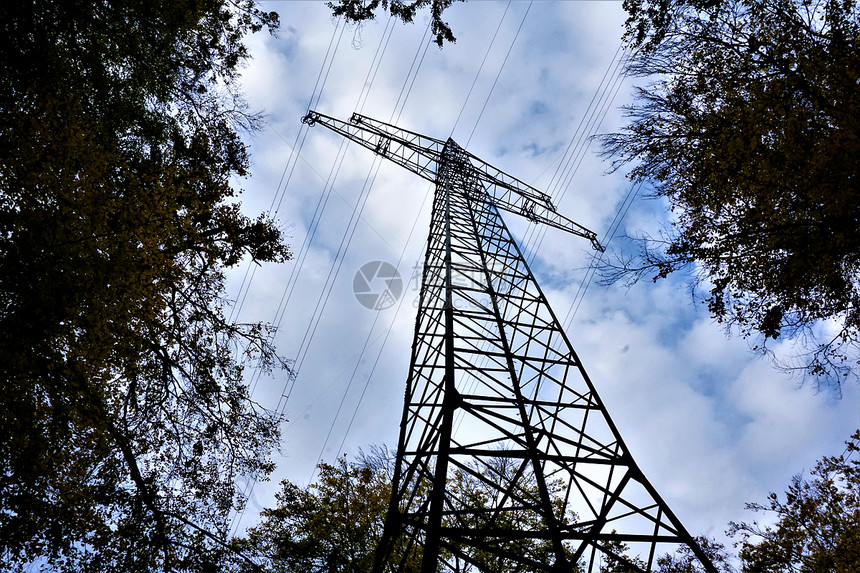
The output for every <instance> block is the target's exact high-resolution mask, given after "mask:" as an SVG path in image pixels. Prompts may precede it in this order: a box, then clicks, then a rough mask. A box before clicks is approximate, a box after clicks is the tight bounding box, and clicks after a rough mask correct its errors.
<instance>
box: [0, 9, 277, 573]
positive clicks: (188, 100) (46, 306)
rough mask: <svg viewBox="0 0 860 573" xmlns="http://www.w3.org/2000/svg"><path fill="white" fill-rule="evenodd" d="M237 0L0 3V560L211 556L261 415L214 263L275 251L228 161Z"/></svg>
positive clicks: (252, 468)
mask: <svg viewBox="0 0 860 573" xmlns="http://www.w3.org/2000/svg"><path fill="white" fill-rule="evenodd" d="M276 23H277V22H276V20H275V18H274V17H273V16H272V15H268V14H264V13H262V12H260V11H259V10H257V8H255V7H254V4H253V2H252V1H251V0H243V1H241V2H235V3H232V2H231V3H228V2H225V1H221V0H204V1H196V0H189V1H178V2H131V1H126V2H122V1H119V2H115V3H106V2H96V3H92V2H85V1H64V2H35V1H27V0H24V1H21V2H6V3H3V4H2V7H0V35H2V37H3V42H2V43H0V75H2V77H3V78H4V80H3V82H0V379H2V384H3V392H2V395H0V427H2V428H3V432H2V433H0V555H2V557H0V563H2V564H0V569H4V570H6V569H8V570H15V569H21V568H24V567H26V566H27V564H28V563H30V562H33V561H36V562H38V563H40V564H41V565H44V566H46V567H49V568H51V569H56V570H69V571H102V570H129V571H145V570H152V569H163V570H194V571H206V570H210V569H211V568H212V567H214V565H215V564H216V563H218V562H219V561H221V560H222V559H223V558H224V557H225V554H226V553H228V550H227V548H226V545H225V540H226V535H227V523H226V520H227V518H228V515H229V513H230V512H231V510H235V509H237V508H238V507H240V506H241V504H242V503H243V500H242V498H241V496H240V495H239V492H238V491H237V489H236V487H235V484H234V480H235V478H236V477H237V476H240V475H244V476H264V475H265V474H266V473H267V472H269V471H270V470H271V469H272V463H271V461H270V460H269V452H270V450H271V448H272V447H273V446H274V445H275V444H276V443H277V438H278V421H277V419H275V418H273V417H272V416H271V415H270V414H268V413H266V412H264V411H262V410H261V409H260V408H258V407H257V406H256V405H254V404H253V403H252V402H251V401H250V400H249V396H248V391H247V388H246V386H245V384H244V383H243V380H242V363H243V361H244V359H245V358H246V357H248V358H254V359H260V360H261V361H262V364H263V365H264V367H272V366H274V365H277V364H280V360H279V359H278V358H277V357H276V356H275V354H274V351H273V349H272V348H271V347H270V346H269V344H268V343H267V339H268V338H267V335H268V333H267V331H266V328H265V327H263V326H262V325H254V324H249V325H241V324H234V323H231V322H230V321H228V320H227V319H226V318H225V316H224V313H223V307H224V305H225V300H224V299H223V292H224V269H225V268H226V267H228V266H230V265H235V264H236V263H238V262H239V261H240V260H241V259H242V258H243V257H245V256H250V257H251V258H252V259H254V260H257V261H283V260H285V259H286V258H287V257H288V255H289V253H288V252H287V250H286V248H285V246H284V245H283V244H282V243H281V239H280V233H279V231H278V230H277V228H276V227H275V226H274V225H273V223H272V222H271V221H269V220H267V219H265V218H262V217H261V218H259V219H256V220H254V219H249V218H247V217H245V216H244V215H242V214H241V213H240V211H239V206H238V204H237V203H236V202H235V200H234V199H233V198H234V196H235V194H236V189H235V188H234V186H233V184H232V183H231V181H232V180H233V178H235V177H236V176H242V175H245V173H246V170H247V166H248V158H247V155H246V148H245V145H244V143H243V142H242V139H241V137H240V134H239V130H241V129H244V128H248V127H253V124H254V122H255V121H256V118H255V117H254V116H251V115H248V114H247V113H246V112H245V110H244V108H243V104H242V102H241V98H240V97H239V94H238V92H237V88H236V84H235V81H236V79H237V69H238V66H239V64H240V63H241V62H242V60H243V59H244V58H245V57H246V55H247V54H246V50H245V47H244V46H243V45H242V43H241V40H242V37H243V36H244V35H246V34H247V33H248V32H252V31H256V30H259V29H261V27H263V26H274V25H276Z"/></svg>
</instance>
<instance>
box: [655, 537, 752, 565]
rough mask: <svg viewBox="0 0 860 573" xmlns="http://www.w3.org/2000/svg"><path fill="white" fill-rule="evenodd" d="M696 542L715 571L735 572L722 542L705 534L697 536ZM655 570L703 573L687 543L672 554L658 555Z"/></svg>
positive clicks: (699, 562)
mask: <svg viewBox="0 0 860 573" xmlns="http://www.w3.org/2000/svg"><path fill="white" fill-rule="evenodd" d="M696 543H698V544H699V547H701V548H702V551H703V552H704V553H705V555H707V557H708V559H710V561H711V563H713V565H714V567H716V568H717V571H721V572H722V573H736V572H737V570H736V569H735V568H734V567H732V563H731V556H730V554H729V553H728V551H727V550H726V548H725V546H724V545H723V544H722V543H719V542H717V541H715V540H713V539H709V538H707V537H705V536H699V537H697V538H696ZM656 571H657V573H705V568H704V567H703V566H702V563H701V561H699V558H698V557H696V556H695V555H694V554H693V551H692V549H690V547H689V546H688V545H683V546H681V547H679V548H678V551H677V552H676V553H675V554H674V555H673V554H671V553H666V554H664V555H662V556H660V557H658V558H657V569H656Z"/></svg>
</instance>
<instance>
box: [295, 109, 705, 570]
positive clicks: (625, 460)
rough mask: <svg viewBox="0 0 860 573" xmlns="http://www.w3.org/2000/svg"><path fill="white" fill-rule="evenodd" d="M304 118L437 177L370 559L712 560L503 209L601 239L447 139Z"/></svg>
mask: <svg viewBox="0 0 860 573" xmlns="http://www.w3.org/2000/svg"><path fill="white" fill-rule="evenodd" d="M303 121H304V122H305V123H308V124H310V125H313V124H315V123H320V124H322V125H325V126H326V127H328V128H329V129H332V130H334V131H336V132H338V133H340V134H341V135H343V136H345V137H347V138H349V139H350V140H352V141H355V142H358V143H360V144H361V145H363V146H365V147H367V148H369V149H371V150H373V151H375V152H376V153H378V154H380V155H382V156H383V157H385V158H388V159H391V160H393V161H395V162H396V163H398V164H400V165H402V166H404V167H406V168H408V169H410V170H411V171H413V172H415V173H417V174H418V175H421V176H422V177H424V178H425V179H428V180H430V181H433V182H434V183H435V184H436V194H435V199H434V205H433V213H432V219H431V225H430V235H429V241H428V246H427V253H426V258H425V263H424V276H423V281H422V285H421V293H420V303H419V309H418V316H417V319H416V326H415V339H414V342H413V347H412V358H411V364H410V368H409V377H408V381H407V388H406V399H405V404H404V409H403V418H402V422H401V426H400V437H399V441H398V447H397V459H396V464H395V470H394V479H393V483H392V498H391V505H390V508H389V512H388V517H387V520H386V525H385V532H384V534H383V539H382V541H381V544H380V546H379V549H378V550H377V555H376V563H375V570H376V571H378V572H382V571H419V570H420V571H421V572H422V573H431V572H434V573H435V572H436V571H439V570H442V571H467V570H474V569H478V570H481V571H498V572H501V571H557V572H560V571H566V572H574V571H587V572H596V571H599V570H602V569H605V568H607V567H610V568H611V567H615V569H613V570H634V571H635V570H638V571H650V570H651V569H652V567H653V566H654V564H655V559H656V557H657V556H659V555H660V554H661V553H665V552H668V551H672V550H674V549H676V548H678V547H680V546H686V547H688V548H689V550H690V551H691V553H692V554H693V555H694V556H695V557H696V558H697V559H698V560H699V561H700V563H701V564H702V566H703V567H704V568H705V569H706V570H708V571H712V572H713V571H715V569H714V567H713V565H712V564H711V563H710V562H709V560H708V558H707V557H706V556H705V554H704V553H703V552H702V550H701V548H700V547H699V546H698V544H697V543H696V542H695V540H694V539H693V538H692V537H691V536H690V534H689V533H688V532H687V531H686V530H685V529H684V527H683V525H682V524H681V522H680V521H679V520H678V519H677V517H676V516H675V515H674V514H673V513H672V511H671V510H670V509H669V507H668V506H667V505H666V503H665V502H664V501H663V500H662V499H661V498H660V496H659V494H658V493H657V491H656V490H655V489H654V487H653V486H652V485H651V484H650V483H649V482H648V480H646V479H645V476H644V475H643V474H642V472H641V470H640V469H639V467H638V466H637V465H636V463H635V462H634V460H633V458H632V456H631V455H630V452H629V450H628V449H627V447H626V446H625V444H624V441H623V440H622V439H621V436H620V434H619V433H618V430H617V428H616V427H615V425H614V423H613V422H612V420H611V418H610V417H609V413H608V412H607V411H606V408H605V407H604V405H603V403H602V402H601V400H600V398H599V397H598V395H597V392H596V391H595V389H594V386H593V384H592V383H591V381H590V379H589V378H588V375H587V374H586V372H585V370H584V368H583V367H582V364H581V362H580V360H579V358H578V357H577V356H576V353H575V352H574V350H573V347H572V346H571V344H570V341H569V340H568V338H567V336H566V335H565V333H564V332H563V331H562V328H561V325H560V323H559V321H558V319H557V318H556V316H555V315H554V314H553V312H552V310H551V309H550V307H549V304H548V303H547V300H546V297H545V296H544V294H543V292H542V291H541V289H540V287H539V286H538V284H537V282H536V280H535V278H534V276H533V275H532V273H531V271H530V270H529V267H528V265H527V264H526V261H525V259H524V257H523V255H522V253H521V252H520V250H519V247H518V246H517V244H516V242H515V241H514V239H513V237H512V236H511V233H510V232H509V230H508V229H507V227H506V226H505V223H504V221H503V220H502V217H501V215H500V210H504V211H509V212H514V213H518V214H523V215H525V216H527V217H528V218H529V219H531V220H532V221H535V222H542V223H545V224H549V225H552V226H554V227H556V228H560V229H563V230H565V231H568V232H570V233H573V234H575V235H579V236H582V237H585V238H587V239H589V240H591V241H592V244H593V245H594V246H595V248H600V245H599V244H598V243H597V240H596V237H595V235H594V233H592V232H591V231H589V230H588V229H585V228H584V227H582V226H580V225H578V224H576V223H574V222H573V221H570V220H569V219H566V218H564V217H562V216H561V215H559V214H558V213H556V212H555V207H554V206H553V205H552V202H551V201H550V200H549V197H548V196H547V195H546V194H544V193H542V192H540V191H538V190H537V189H534V188H532V187H530V186H528V185H526V184H525V183H523V182H521V181H518V180H517V179H515V178H513V177H511V176H510V175H507V174H505V173H503V172H502V171H499V170H498V169H496V168H494V167H492V166H490V165H488V164H486V163H484V162H483V161H480V160H479V159H477V158H475V157H474V156H472V155H471V154H469V153H468V152H466V151H465V150H463V149H462V148H461V147H459V146H458V145H457V144H456V143H455V142H454V141H453V140H451V139H449V140H448V141H445V142H443V141H441V140H438V139H433V138H430V137H426V136H423V135H420V134H417V133H413V132H409V131H406V130H403V129H400V128H397V127H395V126H392V125H389V124H385V123H382V122H378V121H375V120H372V119H370V118H366V117H363V116H360V115H358V114H354V115H353V116H352V118H351V119H350V122H349V123H346V122H342V121H340V120H337V119H334V118H331V117H328V116H325V115H322V114H319V113H317V112H309V113H308V115H307V116H306V117H305V118H304V119H303ZM619 567H620V569H619Z"/></svg>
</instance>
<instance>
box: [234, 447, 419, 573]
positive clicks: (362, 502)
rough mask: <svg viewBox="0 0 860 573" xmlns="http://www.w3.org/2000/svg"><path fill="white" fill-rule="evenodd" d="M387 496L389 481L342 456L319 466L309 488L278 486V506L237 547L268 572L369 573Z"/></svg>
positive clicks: (380, 471) (376, 470) (383, 474)
mask: <svg viewBox="0 0 860 573" xmlns="http://www.w3.org/2000/svg"><path fill="white" fill-rule="evenodd" d="M390 497H391V482H390V478H389V476H388V475H387V473H386V471H385V470H384V469H382V468H381V467H379V466H377V467H370V466H368V465H364V464H360V463H348V462H347V461H346V457H342V458H338V460H337V462H336V463H335V464H334V465H330V464H326V463H321V464H320V465H319V478H318V480H317V481H316V483H313V484H311V485H310V486H308V487H307V488H301V487H299V486H297V485H295V484H294V483H292V482H290V481H288V480H284V481H283V482H281V491H280V492H279V493H277V494H276V499H277V502H278V504H277V506H276V507H275V508H272V509H266V510H264V511H263V512H262V516H263V521H262V522H261V523H260V524H259V525H258V526H257V527H254V528H253V529H251V530H250V531H249V532H248V537H247V539H244V540H241V541H238V542H237V546H238V547H240V548H242V549H243V550H247V551H248V552H249V553H250V554H252V555H254V556H255V559H256V560H257V561H258V562H261V563H263V564H264V567H265V569H266V570H267V571H272V572H285V573H286V572H287V571H289V572H297V573H298V572H307V573H311V572H332V573H335V572H337V573H341V572H350V573H364V572H369V571H370V570H371V567H372V566H373V558H374V551H375V550H376V546H377V544H378V543H379V540H380V538H381V537H382V529H383V525H384V522H385V513H386V510H387V509H388V500H389V498H390ZM413 569H414V570H416V571H417V567H414V568H413ZM410 570H412V569H410Z"/></svg>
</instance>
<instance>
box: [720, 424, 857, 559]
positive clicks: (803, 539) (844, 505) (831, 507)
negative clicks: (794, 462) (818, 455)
mask: <svg viewBox="0 0 860 573" xmlns="http://www.w3.org/2000/svg"><path fill="white" fill-rule="evenodd" d="M846 446H847V447H846V449H845V452H843V454H842V455H839V456H827V457H824V458H822V459H821V460H820V461H819V462H818V463H817V464H816V465H815V469H813V470H812V471H811V472H810V477H809V478H808V479H804V478H803V476H802V475H797V476H795V477H794V478H793V479H792V480H791V484H790V485H789V487H788V490H787V491H786V492H785V497H784V499H781V498H780V497H779V496H778V495H777V494H775V493H771V494H770V495H769V496H768V499H767V503H766V504H758V503H752V504H747V507H748V508H749V509H752V510H754V511H760V512H766V513H769V514H771V515H772V516H774V517H775V518H776V522H775V523H773V525H761V524H759V523H758V522H755V521H754V522H753V523H751V524H748V523H740V524H737V523H733V524H731V528H730V533H731V534H733V535H740V536H741V538H742V543H741V550H740V558H741V561H742V564H743V570H744V571H745V572H748V573H763V572H768V573H783V572H785V573H790V572H795V571H801V572H805V573H806V572H808V573H819V572H820V573H824V572H831V571H836V572H843V571H860V460H858V459H856V456H857V452H860V432H856V433H855V434H854V435H853V436H851V439H850V440H849V441H848V442H847V443H846Z"/></svg>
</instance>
